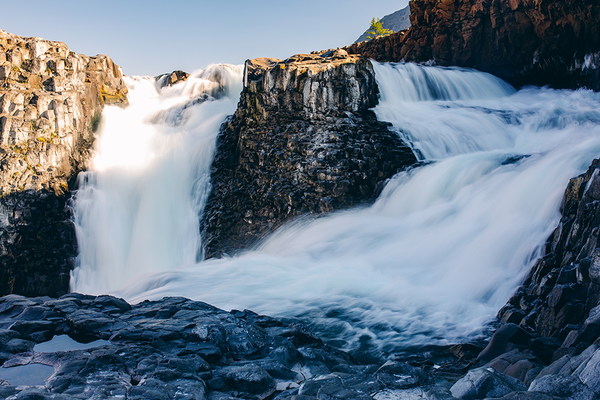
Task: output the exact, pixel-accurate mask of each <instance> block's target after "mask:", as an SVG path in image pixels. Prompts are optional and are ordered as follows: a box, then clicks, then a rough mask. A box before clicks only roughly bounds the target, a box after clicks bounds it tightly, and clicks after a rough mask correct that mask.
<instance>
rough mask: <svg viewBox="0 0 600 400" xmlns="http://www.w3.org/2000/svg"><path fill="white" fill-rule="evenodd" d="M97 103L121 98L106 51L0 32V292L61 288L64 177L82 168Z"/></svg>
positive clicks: (68, 250) (69, 244)
mask: <svg viewBox="0 0 600 400" xmlns="http://www.w3.org/2000/svg"><path fill="white" fill-rule="evenodd" d="M105 104H117V105H121V106H125V105H127V88H126V86H125V84H124V82H123V80H122V75H121V72H120V70H119V68H118V67H117V66H116V65H115V64H114V63H113V61H112V60H111V59H110V58H109V57H107V56H96V57H87V56H84V55H81V54H76V53H74V52H72V51H71V50H69V48H68V47H67V45H65V44H64V43H60V42H52V41H48V40H44V39H41V38H24V37H20V36H15V35H11V34H9V33H6V32H4V31H0V191H1V193H0V195H2V197H1V198H0V294H6V293H21V294H26V295H40V294H46V295H59V294H62V293H66V291H67V290H68V274H69V270H70V269H71V267H72V265H71V264H72V261H71V260H70V259H71V258H72V257H74V256H75V255H76V242H75V235H74V230H73V226H72V224H71V223H70V222H69V219H70V212H69V210H68V209H67V208H66V205H67V202H68V199H69V197H70V193H69V184H70V183H71V185H72V183H73V180H74V178H75V176H76V175H77V173H78V172H79V171H81V170H83V169H86V168H87V164H88V161H89V159H90V151H91V148H92V144H93V141H94V131H95V130H96V129H97V127H98V124H99V123H100V115H101V112H102V108H103V107H104V105H105Z"/></svg>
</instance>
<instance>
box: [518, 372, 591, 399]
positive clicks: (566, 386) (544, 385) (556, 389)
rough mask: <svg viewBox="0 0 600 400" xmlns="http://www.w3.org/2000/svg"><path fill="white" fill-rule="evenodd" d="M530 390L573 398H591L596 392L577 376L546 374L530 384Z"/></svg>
mask: <svg viewBox="0 0 600 400" xmlns="http://www.w3.org/2000/svg"><path fill="white" fill-rule="evenodd" d="M529 391H530V392H543V393H547V394H549V395H553V396H557V397H561V398H568V399H571V400H589V399H593V398H594V393H593V392H592V391H591V390H590V389H589V388H588V387H587V386H586V385H584V384H583V383H582V382H581V380H579V378H577V377H571V376H560V375H546V376H544V377H541V378H539V379H536V380H534V381H533V382H532V383H531V385H530V386H529Z"/></svg>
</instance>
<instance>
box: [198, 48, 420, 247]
mask: <svg viewBox="0 0 600 400" xmlns="http://www.w3.org/2000/svg"><path fill="white" fill-rule="evenodd" d="M377 95H378V88H377V84H376V82H375V76H374V73H373V69H372V66H371V63H370V62H369V61H368V60H367V59H365V58H362V57H357V56H349V55H348V54H347V53H346V52H345V51H343V50H330V51H327V52H320V53H313V54H300V55H296V56H293V57H290V58H288V59H287V60H277V59H264V58H263V59H255V60H249V61H247V62H246V68H245V72H244V89H243V91H242V94H241V98H240V102H239V104H238V108H237V111H236V113H235V115H234V116H233V117H232V118H231V119H230V120H229V121H228V122H226V123H225V124H224V125H223V126H222V128H221V132H220V134H219V138H218V143H217V146H218V147H217V152H216V156H215V160H214V163H213V168H212V185H213V187H212V192H211V195H210V198H209V200H208V203H207V206H206V209H205V212H204V217H203V221H202V227H203V243H204V246H205V255H206V257H214V256H219V255H222V254H225V253H231V252H233V251H234V250H236V249H243V248H246V247H248V246H250V245H251V244H252V243H253V242H255V241H256V240H257V239H259V238H261V237H262V236H264V235H266V234H267V233H270V232H272V231H273V230H274V229H276V228H277V227H278V226H280V225H281V224H282V223H283V222H285V221H289V220H290V219H292V218H294V217H298V216H299V215H302V214H311V215H322V214H324V213H327V212H331V211H333V210H338V209H342V208H347V207H351V206H354V205H357V204H361V203H364V202H367V201H370V200H372V199H373V198H374V197H375V196H376V194H377V191H378V189H380V188H381V187H382V185H383V183H384V181H385V180H386V179H388V178H390V177H392V176H393V175H394V174H396V173H397V172H398V171H399V170H400V169H402V168H406V167H407V166H409V165H412V164H413V163H415V162H416V159H415V157H414V155H413V153H412V151H411V150H410V148H408V147H407V146H406V145H404V144H403V143H402V141H401V140H400V139H399V138H398V136H397V135H396V134H395V133H392V132H391V131H389V130H388V126H387V125H386V124H385V123H383V122H379V121H377V119H376V117H375V115H374V113H373V112H371V111H369V108H371V107H373V106H375V105H376V104H377V101H378V99H377Z"/></svg>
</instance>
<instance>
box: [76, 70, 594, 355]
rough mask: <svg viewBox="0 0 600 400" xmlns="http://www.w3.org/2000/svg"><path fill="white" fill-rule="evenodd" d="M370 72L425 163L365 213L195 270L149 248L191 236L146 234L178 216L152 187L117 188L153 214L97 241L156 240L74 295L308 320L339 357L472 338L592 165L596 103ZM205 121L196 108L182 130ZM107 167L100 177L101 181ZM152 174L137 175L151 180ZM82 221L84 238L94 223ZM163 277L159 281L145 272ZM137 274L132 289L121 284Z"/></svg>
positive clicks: (303, 224) (119, 195)
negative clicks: (573, 181) (571, 183)
mask: <svg viewBox="0 0 600 400" xmlns="http://www.w3.org/2000/svg"><path fill="white" fill-rule="evenodd" d="M374 67H375V71H376V77H377V81H378V84H379V87H380V91H381V102H380V104H379V105H378V106H377V107H376V108H375V112H376V114H377V116H378V118H379V119H380V120H384V121H389V122H391V123H392V124H393V129H394V130H396V131H397V132H398V133H399V135H401V137H403V138H404V139H405V140H406V141H407V142H409V143H410V144H411V145H412V146H413V147H414V149H415V151H416V152H417V153H418V154H419V156H420V157H421V158H422V159H424V160H427V161H428V162H429V163H426V164H425V165H423V166H419V167H417V168H414V169H411V170H409V171H405V172H401V173H399V174H397V175H396V176H395V177H394V178H393V179H391V180H390V182H389V183H388V184H387V186H386V187H385V189H384V191H383V193H382V194H381V196H380V197H379V199H378V200H377V201H376V202H375V204H374V205H372V206H371V207H364V208H359V209H353V210H349V211H345V212H337V213H334V214H332V215H330V216H328V217H325V218H320V219H317V220H311V219H302V220H298V221H295V222H294V223H291V224H288V225H287V226H284V227H282V228H281V229H279V230H278V231H277V232H276V233H274V234H272V235H271V236H270V237H268V238H267V239H266V240H265V241H264V242H262V243H261V244H260V245H259V246H257V247H256V248H255V249H253V250H251V251H247V252H245V253H243V254H240V255H238V256H237V257H234V258H225V259H220V260H208V261H203V262H199V263H197V262H195V260H193V257H187V258H185V257H179V258H169V257H171V256H172V253H170V254H168V255H167V256H169V257H163V256H161V254H160V252H159V251H158V250H159V248H160V245H161V242H162V241H163V240H166V241H169V240H171V239H172V237H173V236H175V237H177V240H178V241H180V240H186V239H182V237H183V236H178V234H177V233H176V231H174V229H175V228H174V226H175V224H172V225H170V224H166V223H165V224H164V225H161V228H162V231H161V232H156V227H155V226H152V225H154V224H156V221H157V220H160V218H162V217H161V216H160V215H159V214H160V213H161V212H164V209H167V210H168V209H170V207H174V206H173V205H169V204H168V203H167V201H166V200H165V202H164V203H159V202H157V201H156V200H155V199H154V198H152V197H153V196H158V197H159V198H160V197H161V191H160V190H159V189H156V190H154V189H152V190H148V192H147V193H146V192H143V191H142V192H140V193H137V192H136V194H135V195H134V194H130V192H126V193H124V192H120V191H119V190H121V189H119V190H117V191H115V193H114V194H112V195H111V196H116V200H111V201H112V202H113V203H114V204H120V203H121V202H123V201H125V202H128V201H129V202H131V199H130V198H131V197H135V199H136V202H137V203H136V204H138V203H139V204H145V203H148V204H147V205H146V206H147V207H148V209H151V210H153V211H151V212H150V211H149V212H148V213H146V214H144V215H145V219H149V220H144V225H143V227H142V229H139V230H136V229H133V228H132V225H131V223H132V222H131V220H132V218H134V216H135V215H137V213H138V212H140V211H136V210H133V209H124V210H122V211H118V213H119V217H118V218H116V219H115V220H113V221H111V222H110V224H109V222H108V221H107V220H108V219H109V217H108V216H110V214H111V213H107V214H106V215H107V216H105V217H103V218H99V217H94V218H96V220H95V222H94V223H102V224H105V225H103V226H104V227H103V228H102V230H104V229H109V226H112V228H110V229H113V231H111V232H112V233H110V234H108V233H106V236H105V237H111V235H113V236H117V237H121V236H125V244H122V247H119V249H118V250H120V251H123V252H124V251H125V250H126V249H128V251H130V252H132V251H134V250H133V249H135V246H133V245H132V244H133V242H135V241H136V240H137V236H136V235H138V234H139V235H142V236H144V235H147V236H150V235H157V237H155V238H153V239H152V240H147V241H145V242H143V243H142V244H141V247H140V251H142V250H143V252H144V253H145V254H144V257H140V258H138V259H136V260H135V262H133V261H131V260H132V259H131V258H130V259H128V261H130V262H129V263H121V264H120V265H119V267H118V268H113V267H112V266H111V265H110V260H108V259H107V260H104V264H102V265H103V266H102V267H100V266H98V267H96V268H95V270H103V268H105V266H106V268H112V269H111V270H110V272H109V275H110V278H111V280H110V281H106V282H102V283H101V284H100V283H97V284H96V286H94V284H93V283H94V281H90V280H88V281H87V282H90V284H89V285H88V286H81V285H79V284H78V283H77V280H75V279H74V280H73V282H75V284H74V285H73V288H74V289H75V290H83V291H88V292H90V291H91V292H94V293H99V292H109V293H113V294H116V295H119V296H123V297H125V298H126V299H127V300H129V301H133V302H137V301H141V300H144V299H158V298H161V297H163V296H186V297H189V298H192V299H197V300H202V301H206V302H209V303H211V304H214V305H216V306H218V307H222V308H225V309H232V308H239V309H244V308H248V309H252V310H254V311H256V312H259V313H265V314H269V315H273V316H284V317H297V318H304V319H306V320H307V321H309V323H310V324H311V325H312V326H313V328H315V329H316V330H317V331H318V333H319V334H321V335H323V336H325V338H328V339H330V340H331V342H332V343H334V344H336V345H340V346H342V347H345V348H348V349H356V348H359V347H361V346H363V345H364V344H365V343H366V342H368V343H369V344H370V345H376V346H379V347H380V348H382V349H383V350H384V351H391V350H392V349H395V348H398V347H404V346H411V345H419V344H433V343H437V344H442V343H452V342H457V341H460V340H463V339H465V338H467V337H472V336H475V335H478V334H480V333H481V332H482V329H483V327H484V325H485V323H486V322H488V321H490V320H491V319H493V317H494V316H495V314H496V312H497V311H498V309H499V308H500V307H501V306H502V305H503V304H504V303H505V302H506V301H507V300H508V298H509V297H510V296H511V294H512V293H513V291H514V290H515V288H516V287H517V286H518V285H519V283H520V282H521V281H522V279H523V278H524V276H525V274H526V273H527V271H528V269H529V268H530V267H531V265H532V263H533V262H534V261H535V259H536V258H537V257H538V256H540V254H541V245H542V244H543V243H544V242H545V240H546V238H547V237H548V235H549V234H550V233H551V232H552V230H553V229H554V227H555V226H556V224H557V222H558V219H559V217H560V214H559V205H560V202H561V198H562V194H563V191H564V189H565V187H566V184H567V182H568V180H569V178H571V177H573V176H575V175H577V174H579V173H581V172H582V171H584V170H585V168H586V167H587V165H589V163H590V162H591V160H592V159H593V158H594V157H597V156H598V154H599V152H600V113H599V112H598V111H597V110H600V95H598V94H597V93H593V92H590V91H585V90H581V91H556V90H550V89H546V88H541V89H540V88H526V89H523V90H520V91H518V92H515V91H514V89H512V88H511V87H510V86H508V85H507V84H506V83H504V82H502V81H500V80H498V79H497V78H495V77H493V76H491V75H488V74H483V73H479V72H475V71H468V70H459V69H442V68H436V67H420V66H415V65H403V64H397V65H393V64H375V66H374ZM135 91H136V93H137V89H135ZM153 101H155V102H157V103H160V101H163V100H160V99H154V100H153ZM201 110H202V109H200V108H198V110H197V111H196V109H194V113H196V112H198V113H200V111H201ZM112 112H115V113H116V111H109V112H108V113H107V114H106V127H105V130H104V134H103V135H107V134H109V132H108V131H107V128H108V126H109V124H110V123H111V118H113V117H112V115H111V113H112ZM119 112H120V111H119ZM205 115H207V114H205ZM222 117H223V116H222V114H221V115H219V117H218V118H220V119H222ZM199 118H200V117H198V118H196V117H195V114H194V117H190V121H191V120H192V119H193V120H194V121H196V122H195V123H198V121H200V119H199ZM203 118H204V117H203ZM214 118H217V117H214ZM122 123H124V122H119V123H118V124H122ZM217 125H218V124H216V123H215V125H214V126H217ZM185 126H187V125H185ZM115 129H116V128H115ZM211 140H214V136H212V139H211ZM208 141H209V140H208V139H207V141H206V143H207V146H209V147H210V146H214V144H212V145H211V144H208ZM161 148H162V149H164V153H165V155H163V156H162V157H163V158H164V160H163V158H160V157H156V156H155V158H153V159H152V160H150V161H149V162H148V167H147V168H148V169H147V171H150V172H152V171H155V170H156V169H161V168H164V167H162V165H164V164H161V163H173V162H174V161H173V160H174V159H177V158H179V157H181V151H183V149H181V148H179V149H176V151H174V152H173V153H172V155H171V156H167V155H166V152H167V149H168V150H169V151H170V147H169V146H163V147H161ZM211 151H212V150H211ZM170 154H171V153H170ZM210 154H212V153H211V152H206V157H209V156H210ZM161 155H162V153H161ZM99 156H100V155H99ZM169 157H170V158H169ZM155 160H156V161H155ZM159 160H162V161H161V162H159ZM167 160H169V161H167ZM203 162H206V163H209V162H210V159H208V160H205V161H203ZM193 165H194V168H197V167H196V166H195V164H193ZM104 173H105V172H97V173H96V177H97V178H96V179H97V180H98V181H100V176H101V175H102V174H104ZM120 173H121V172H120ZM115 174H116V173H115ZM146 174H147V173H146V172H144V173H143V174H141V173H140V174H139V175H137V176H136V179H137V180H139V181H141V182H144V181H145V180H146V179H148V178H147V175H146ZM165 174H166V175H167V176H170V177H171V179H172V180H174V181H180V180H181V183H180V185H181V187H186V184H187V188H188V189H187V192H186V190H182V193H188V192H190V191H192V192H193V190H192V188H194V187H197V186H198V185H197V182H198V179H197V176H196V175H194V174H191V173H190V172H186V171H183V169H181V170H174V169H169V170H167V171H166V172H165ZM173 174H183V176H174V175H173ZM117 175H118V174H117ZM150 175H152V174H150ZM186 182H187V183H186ZM165 184H166V183H165ZM131 185H132V183H128V184H125V183H123V184H122V185H120V186H119V187H123V190H124V188H125V187H126V186H131ZM139 185H140V184H138V183H136V184H134V186H136V187H137V186H139ZM207 187H208V186H206V185H204V186H203V188H204V189H206V188H207ZM204 189H203V190H204ZM94 190H96V191H99V192H100V191H101V192H102V193H101V194H98V195H97V198H95V199H92V200H90V205H89V207H91V206H92V203H93V202H94V201H107V200H105V199H107V198H108V197H109V195H108V194H104V192H103V190H99V189H94ZM146 196H150V197H151V198H147V197H146ZM203 196H205V194H204V195H203ZM173 197H174V196H173ZM79 199H80V195H79V194H78V203H79V201H80V200H79ZM172 201H175V202H180V201H183V200H182V199H180V198H177V199H175V198H173V199H172ZM185 201H186V202H189V203H193V201H192V200H185ZM113 203H111V204H113ZM93 204H95V203H93ZM176 204H179V203H176ZM78 207H79V206H78ZM175 208H177V207H175ZM194 210H198V207H196V208H195V209H194ZM114 213H117V211H115V212H114ZM192 214H193V213H192V212H188V213H187V216H188V218H190V219H192V220H193V221H192V222H189V221H188V223H190V224H192V225H193V224H194V223H195V224H197V218H192ZM90 215H95V214H93V213H92V212H90ZM103 215H104V214H103ZM183 219H185V218H183ZM111 224H112V225H111ZM91 225H93V224H90V226H91ZM79 226H80V230H81V231H82V235H83V236H84V237H85V232H88V230H89V228H90V226H87V227H86V226H84V224H81V223H80V225H79ZM193 228H194V229H197V225H194V226H193ZM171 229H173V231H171ZM105 232H108V230H106V231H105ZM124 233H126V234H124ZM161 235H163V236H161ZM190 237H191V236H190ZM102 240H104V239H103V236H100V235H98V236H96V237H90V238H89V239H88V242H87V243H88V244H87V245H88V246H91V247H93V248H94V250H93V254H104V255H106V257H108V255H111V257H112V256H114V255H113V254H114V253H113V250H112V249H111V248H107V247H103V246H104V243H103V242H102ZM194 240H196V241H197V239H194ZM127 241H129V242H131V243H132V244H131V245H130V244H128V242H127ZM196 245H197V242H195V243H194V246H196ZM155 247H156V248H155ZM192 247H193V246H192ZM85 254H86V253H85V252H84V251H83V250H82V264H81V265H82V266H81V267H80V269H79V274H81V273H82V272H83V270H84V268H83V266H84V265H99V264H94V263H93V262H90V263H88V264H85V263H84V262H83V261H84V260H85ZM151 260H159V261H157V262H154V261H151ZM157 264H158V265H157ZM151 266H156V267H154V269H152V268H150V267H151ZM158 267H160V268H162V271H163V272H159V273H153V272H156V271H157V270H158ZM121 268H131V269H127V270H126V271H124V270H122V269H121ZM76 273H77V271H76ZM86 274H87V272H86ZM77 276H78V275H77V274H76V275H75V277H77ZM132 277H135V281H129V283H127V284H125V282H126V281H127V280H129V279H130V278H132Z"/></svg>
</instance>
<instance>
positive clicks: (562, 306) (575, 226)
mask: <svg viewBox="0 0 600 400" xmlns="http://www.w3.org/2000/svg"><path fill="white" fill-rule="evenodd" d="M599 166H600V162H599V161H598V160H594V162H593V163H592V165H591V166H590V168H589V169H588V171H587V172H586V173H585V174H583V175H581V176H579V177H577V178H573V179H571V181H570V183H569V186H568V187H567V190H566V192H565V197H564V200H563V205H562V214H563V217H562V219H561V221H560V224H559V226H558V227H557V228H556V230H555V231H554V233H553V235H552V236H551V237H550V238H549V239H548V242H547V245H546V256H544V257H543V258H541V259H539V260H538V262H537V263H536V264H535V266H534V267H533V269H532V270H531V272H530V275H529V277H528V278H527V279H526V280H525V282H524V283H523V286H522V287H521V288H519V289H518V291H517V293H516V294H515V295H514V296H513V297H512V298H511V299H510V301H509V303H508V304H507V305H506V306H504V307H503V308H502V310H500V312H499V313H498V317H499V318H500V319H503V320H506V319H507V315H511V316H512V317H513V319H514V321H513V322H514V323H517V324H520V325H521V326H523V327H526V328H530V329H533V330H534V331H535V332H537V333H539V334H540V335H542V336H551V337H556V338H557V339H558V340H560V342H562V347H561V348H560V349H558V350H557V353H556V354H555V358H556V357H558V358H560V357H561V356H562V355H564V354H573V353H579V352H581V350H582V349H583V348H585V347H587V346H589V344H591V343H593V342H594V341H595V340H596V339H597V338H598V337H599V334H600V309H599V308H597V306H598V304H599V301H600V285H599V283H600V280H598V279H597V277H596V275H598V274H597V273H596V270H598V271H600V267H598V266H597V264H598V260H600V257H598V254H600V250H599V249H598V247H597V246H598V232H599V230H600V208H599V207H598V204H599V200H600V178H599V172H600V170H599ZM514 310H519V311H521V312H520V313H518V314H516V313H515V312H514ZM516 315H519V317H516Z"/></svg>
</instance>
